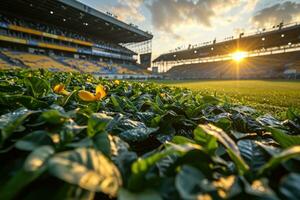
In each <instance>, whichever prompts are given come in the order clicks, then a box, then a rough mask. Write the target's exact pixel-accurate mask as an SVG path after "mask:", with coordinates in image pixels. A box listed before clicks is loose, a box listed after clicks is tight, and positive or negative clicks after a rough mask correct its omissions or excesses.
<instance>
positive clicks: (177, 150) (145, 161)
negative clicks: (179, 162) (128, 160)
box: [129, 143, 202, 190]
mask: <svg viewBox="0 0 300 200" xmlns="http://www.w3.org/2000/svg"><path fill="white" fill-rule="evenodd" d="M194 149H202V148H201V147H200V146H199V145H196V144H183V145H177V144H172V143H167V146H166V149H164V150H162V151H160V152H156V153H154V154H152V155H150V156H148V157H145V158H140V159H138V160H137V161H135V162H134V163H133V164H132V166H131V171H132V176H131V177H130V180H129V188H130V189H131V190H135V189H139V188H140V187H141V184H143V180H144V176H145V174H146V173H147V172H148V170H149V169H150V168H151V167H152V166H153V165H155V164H156V163H157V162H158V161H160V160H161V159H163V158H165V157H167V156H169V155H181V156H182V155H184V154H185V153H187V152H189V151H191V150H194Z"/></svg>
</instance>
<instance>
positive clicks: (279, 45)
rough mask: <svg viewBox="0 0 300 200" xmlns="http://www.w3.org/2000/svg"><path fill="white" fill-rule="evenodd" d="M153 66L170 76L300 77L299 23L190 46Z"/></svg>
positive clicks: (209, 77)
mask: <svg viewBox="0 0 300 200" xmlns="http://www.w3.org/2000/svg"><path fill="white" fill-rule="evenodd" d="M153 66H154V67H153V69H155V70H156V71H158V72H160V73H164V75H165V76H166V77H168V78H171V79H260V78H270V79H271V78H290V79H294V78H300V24H298V23H292V24H286V25H285V24H283V23H280V24H278V25H276V26H273V27H272V28H270V29H260V30H258V31H256V32H252V33H240V34H239V35H238V36H237V37H227V38H226V39H225V40H223V41H217V40H216V39H215V40H213V41H210V42H205V43H203V44H200V45H193V46H192V45H189V47H188V48H187V49H184V50H178V49H177V50H176V51H171V52H169V53H166V54H162V55H160V56H159V57H157V58H156V59H155V60H154V61H153Z"/></svg>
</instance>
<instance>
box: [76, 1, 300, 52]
mask: <svg viewBox="0 0 300 200" xmlns="http://www.w3.org/2000/svg"><path fill="white" fill-rule="evenodd" d="M78 1H80V2H82V3H85V4H87V5H89V6H91V7H93V8H95V9H97V10H100V11H102V12H110V13H112V14H114V15H116V16H117V18H118V19H120V20H122V21H125V22H126V23H133V24H135V25H137V26H138V27H139V28H140V29H142V30H145V31H150V32H151V33H152V34H153V35H154V38H153V42H152V45H153V49H152V51H153V57H154V58H155V57H157V56H159V55H160V54H162V53H167V52H169V51H170V50H174V49H176V48H178V47H179V48H181V49H183V48H186V47H187V46H189V44H191V45H196V44H200V43H203V42H207V41H212V40H214V39H216V40H217V41H220V40H223V39H224V38H226V37H231V36H236V35H237V34H239V33H240V32H245V33H247V32H253V31H256V30H258V29H260V28H269V27H272V26H273V25H276V24H279V23H280V22H282V21H283V22H284V23H292V22H300V0H78Z"/></svg>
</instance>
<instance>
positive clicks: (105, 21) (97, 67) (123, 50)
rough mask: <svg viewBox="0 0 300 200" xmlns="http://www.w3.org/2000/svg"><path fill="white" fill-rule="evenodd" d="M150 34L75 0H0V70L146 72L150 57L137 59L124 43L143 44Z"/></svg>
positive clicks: (101, 73) (137, 74) (105, 73)
mask: <svg viewBox="0 0 300 200" xmlns="http://www.w3.org/2000/svg"><path fill="white" fill-rule="evenodd" d="M152 38H153V36H152V34H150V33H148V32H145V31H143V30H140V29H139V28H138V27H136V26H134V25H132V24H126V23H124V22H122V21H120V20H118V19H116V18H115V17H113V16H111V15H108V14H105V13H102V12H100V11H98V10H95V9H93V8H91V7H89V6H87V5H85V4H82V3H80V2H78V1H75V0H43V1H34V0H14V1H11V0H1V1H0V66H1V69H4V68H5V69H7V68H32V69H40V68H44V69H49V70H51V71H77V72H87V73H92V74H95V75H99V76H105V77H115V76H118V77H121V78H122V76H124V77H127V78H130V77H143V76H147V77H148V76H151V75H150V73H149V72H148V71H147V68H148V67H150V64H151V60H149V63H146V65H141V64H139V63H137V60H138V59H137V56H138V52H134V51H133V50H130V49H129V48H127V47H126V44H136V45H139V44H144V43H145V42H147V43H149V42H151V41H152ZM124 44H125V45H124ZM151 51H152V49H148V51H147V55H150V56H151ZM142 56H145V54H143V55H142Z"/></svg>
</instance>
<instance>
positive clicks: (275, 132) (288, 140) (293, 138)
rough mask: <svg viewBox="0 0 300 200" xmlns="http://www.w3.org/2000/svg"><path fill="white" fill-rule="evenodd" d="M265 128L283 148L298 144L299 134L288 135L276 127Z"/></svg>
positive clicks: (299, 140)
mask: <svg viewBox="0 0 300 200" xmlns="http://www.w3.org/2000/svg"><path fill="white" fill-rule="evenodd" d="M267 130H268V131H270V132H271V133H272V137H273V138H274V140H276V142H278V143H279V144H280V145H281V146H282V147H283V148H288V147H292V146H296V145H300V136H299V135H289V134H287V133H285V132H284V131H283V130H280V129H276V128H267Z"/></svg>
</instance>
